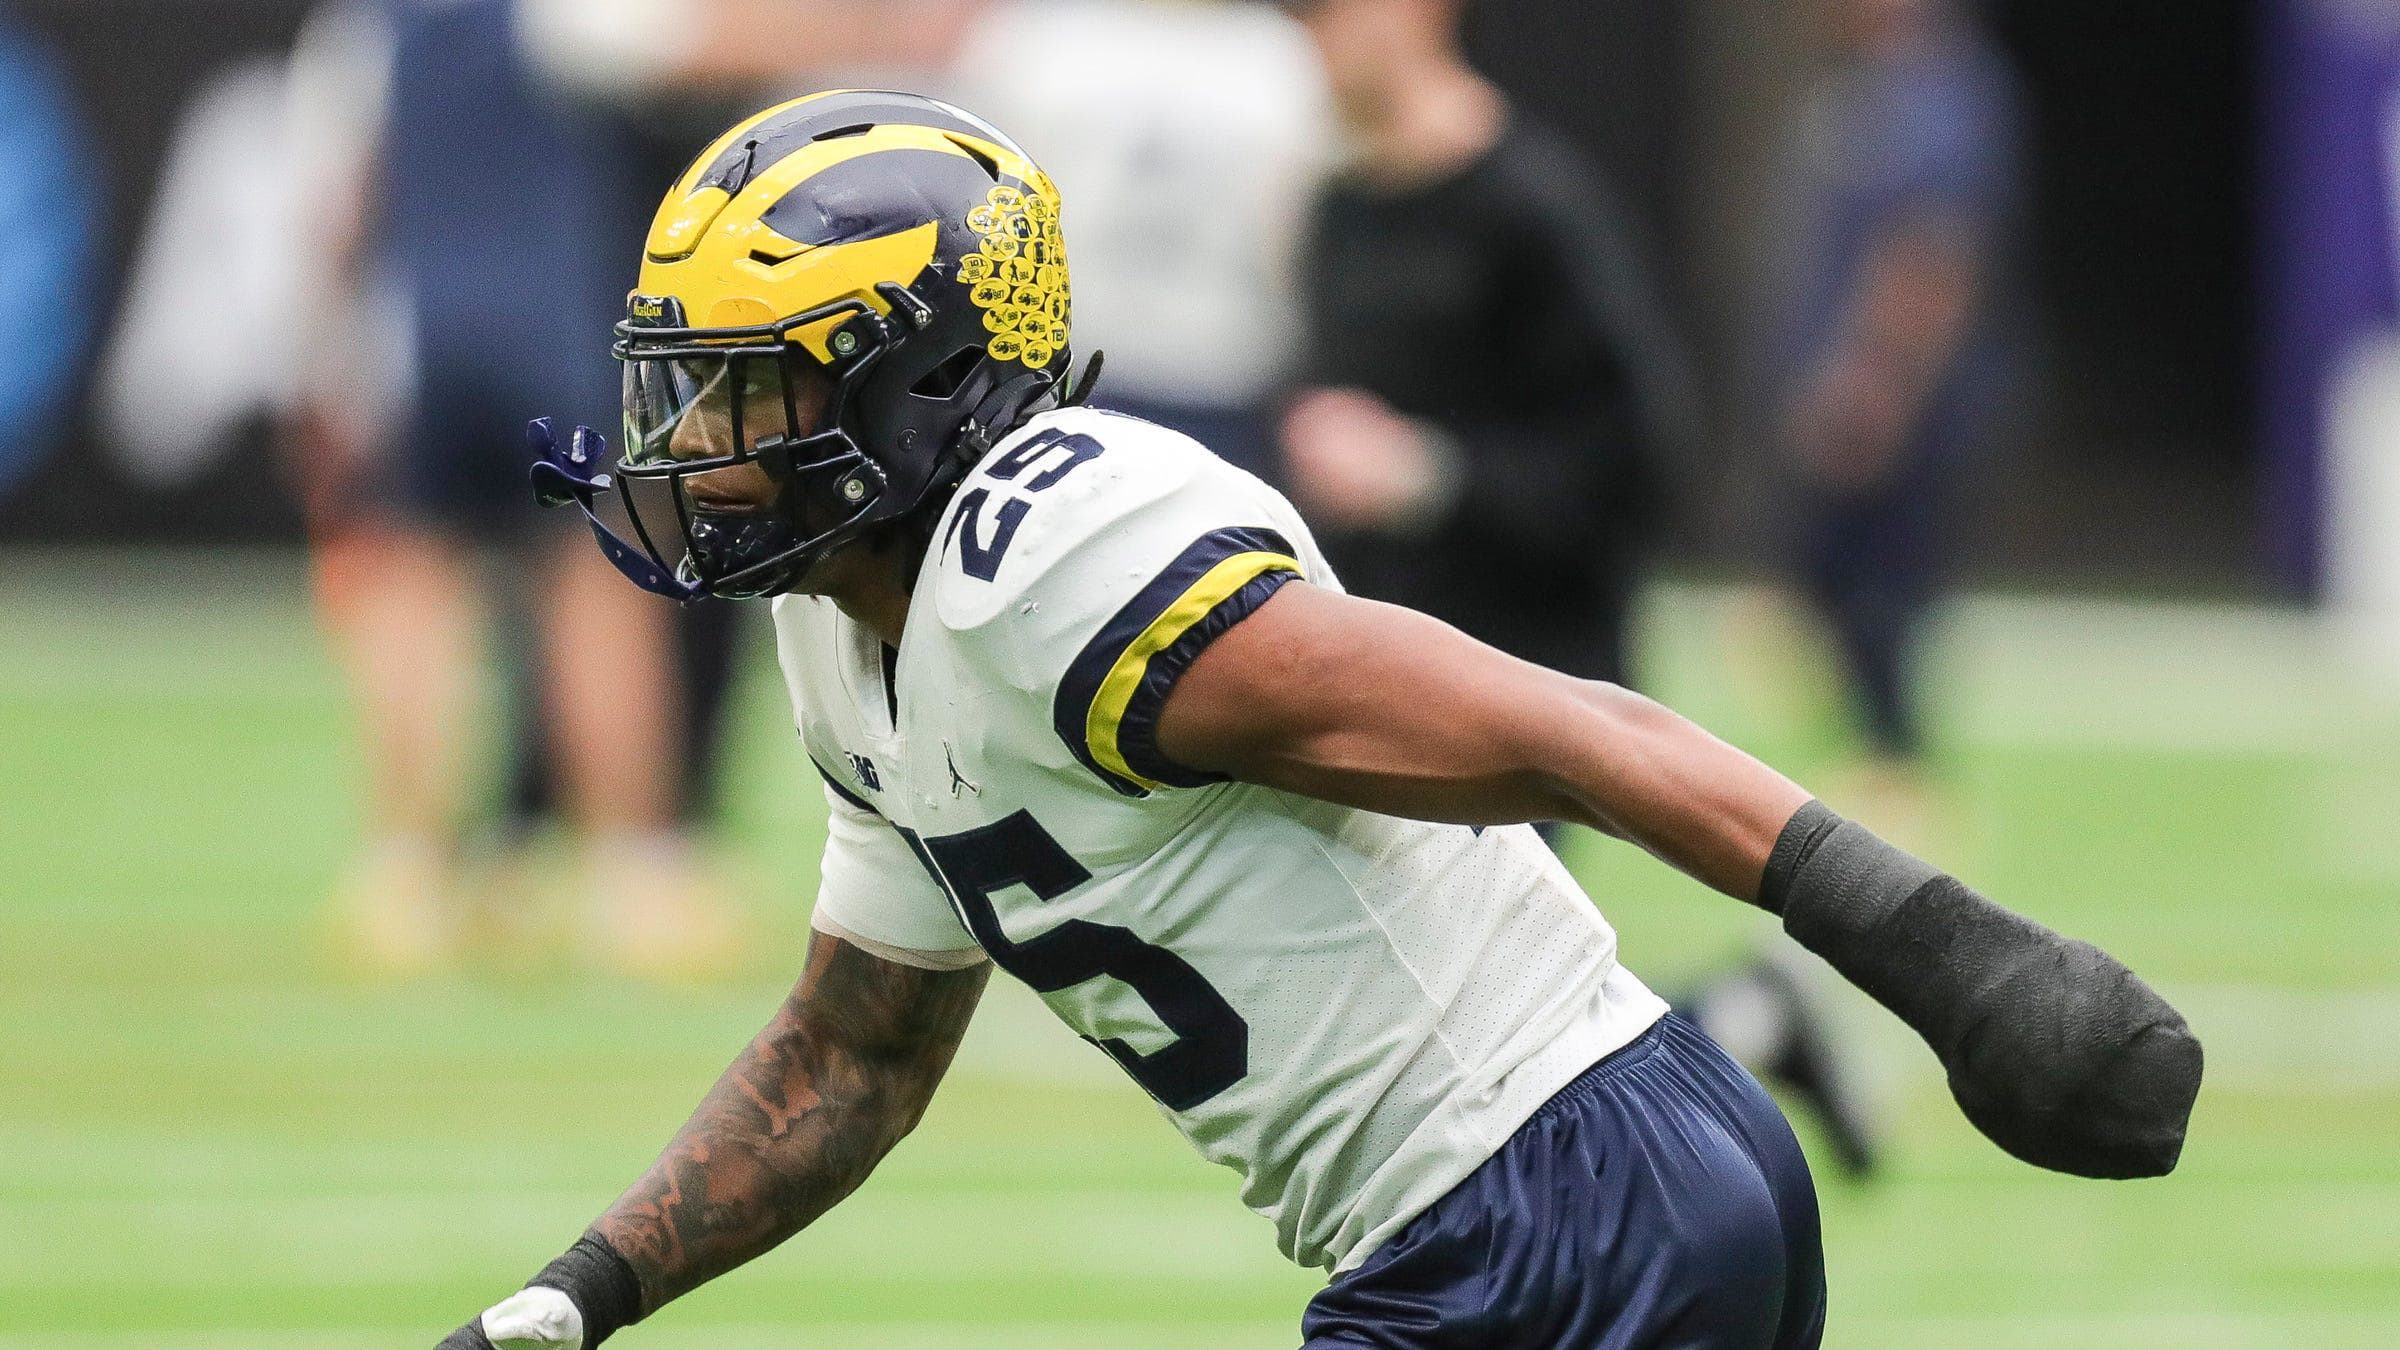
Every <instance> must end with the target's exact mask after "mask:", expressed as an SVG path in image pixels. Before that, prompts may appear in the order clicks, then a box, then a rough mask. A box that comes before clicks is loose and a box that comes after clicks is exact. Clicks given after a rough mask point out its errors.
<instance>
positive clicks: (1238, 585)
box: [1084, 552, 1301, 791]
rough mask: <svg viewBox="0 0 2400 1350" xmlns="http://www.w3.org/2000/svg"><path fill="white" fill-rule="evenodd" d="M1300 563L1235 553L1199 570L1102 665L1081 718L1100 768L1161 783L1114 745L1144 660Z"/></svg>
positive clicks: (1149, 787) (1152, 786) (1149, 785)
mask: <svg viewBox="0 0 2400 1350" xmlns="http://www.w3.org/2000/svg"><path fill="white" fill-rule="evenodd" d="M1300 570H1301V568H1300V564H1299V563H1298V562H1297V561H1296V560H1294V559H1292V558H1290V557H1288V556H1286V555H1284V554H1281V553H1266V552H1251V553H1236V554H1234V555H1233V556H1231V557H1229V558H1227V559H1225V560H1224V561H1223V562H1220V563H1218V564H1217V565H1216V566H1214V567H1211V568H1210V569H1208V571H1206V572H1204V573H1202V574H1201V576H1200V579H1199V580H1198V581H1195V582H1193V583H1192V584H1191V586H1190V587H1188V588H1187V589H1186V590H1185V591H1184V593H1183V594H1182V595H1180V596H1178V597H1176V600H1175V603H1174V604H1172V605H1169V606H1167V608H1166V612H1165V613H1163V614H1160V615H1159V616H1158V617H1157V618H1156V619H1154V620H1152V621H1151V623H1150V626H1149V627H1148V628H1145V629H1143V630H1142V631H1141V634H1140V636H1138V637H1136V638H1134V640H1133V641H1132V643H1131V644H1129V645H1128V646H1127V647H1126V648H1125V651H1124V654H1122V655H1120V656H1119V657H1118V658H1117V660H1116V664H1115V665H1112V666H1110V667H1109V668H1108V675H1107V677H1106V678H1104V679H1102V680H1101V682H1100V692H1099V694H1098V695H1097V696H1096V697H1094V698H1093V699H1092V707H1091V711H1090V713H1089V714H1087V716H1086V719H1085V722H1084V737H1085V741H1086V743H1087V744H1088V745H1089V746H1090V747H1091V752H1092V758H1093V759H1095V760H1097V761H1099V763H1100V766H1101V767H1102V768H1105V769H1107V770H1108V771H1109V772H1110V773H1113V774H1117V775H1120V776H1122V777H1123V778H1125V779H1126V780H1127V781H1129V782H1133V783H1138V784H1140V785H1141V786H1142V788H1143V789H1144V790H1146V791H1156V790H1158V789H1159V788H1161V787H1164V786H1165V784H1163V783H1160V782H1159V781H1158V780H1156V779H1153V778H1146V777H1144V776H1143V775H1141V774H1138V773H1136V772H1134V771H1133V768H1132V766H1131V765H1129V764H1127V763H1126V762H1125V754H1124V752H1123V750H1121V749H1120V748H1119V747H1118V744H1117V734H1118V731H1119V730H1120V728H1122V726H1123V725H1124V722H1125V710H1126V709H1127V708H1129V707H1131V706H1132V704H1133V695H1134V691H1136V690H1138V689H1140V688H1141V686H1142V677H1143V676H1145V675H1147V674H1148V673H1149V671H1150V659H1151V658H1152V657H1154V656H1156V655H1158V654H1159V653H1160V652H1163V651H1165V650H1166V649H1167V648H1169V647H1172V646H1174V645H1175V641H1176V639H1178V638H1180V637H1182V636H1183V635H1184V634H1185V633H1186V632H1188V631H1189V630H1190V629H1191V627H1192V625H1194V624H1196V623H1198V622H1200V621H1201V620H1202V619H1205V618H1207V617H1208V616H1209V614H1210V613H1211V612H1212V611H1214V610H1215V609H1216V607H1217V606H1219V605H1221V604H1224V603H1225V601H1226V600H1227V599H1228V598H1230V597H1231V596H1232V595H1233V594H1234V593H1235V592H1236V591H1239V590H1240V589H1242V588H1243V587H1244V586H1247V585H1249V584H1250V583H1251V582H1252V581H1255V580H1257V579H1258V578H1259V577H1261V576H1264V575H1266V574H1267V573H1269V572H1298V571H1300Z"/></svg>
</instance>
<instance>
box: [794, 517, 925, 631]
mask: <svg viewBox="0 0 2400 1350" xmlns="http://www.w3.org/2000/svg"><path fill="white" fill-rule="evenodd" d="M919 562H924V548H919V545H907V543H900V540H895V538H890V536H886V538H883V540H857V543H852V545H847V548H838V550H833V552H830V555H828V557H826V560H823V562H818V565H816V567H814V569H809V577H806V581H802V586H799V589H802V591H806V593H811V596H823V598H828V601H833V605H835V608H838V610H842V615H847V617H850V622H854V625H859V627H864V629H866V632H871V634H876V637H878V639H883V646H900V632H902V629H905V627H907V605H910V596H912V593H914V586H912V581H914V579H917V565H919Z"/></svg>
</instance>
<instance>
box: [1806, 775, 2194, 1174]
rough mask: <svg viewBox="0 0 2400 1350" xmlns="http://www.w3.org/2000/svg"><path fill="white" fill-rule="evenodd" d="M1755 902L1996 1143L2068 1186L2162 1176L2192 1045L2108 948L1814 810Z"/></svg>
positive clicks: (2189, 1085) (2180, 1120) (2188, 1080)
mask: <svg viewBox="0 0 2400 1350" xmlns="http://www.w3.org/2000/svg"><path fill="white" fill-rule="evenodd" d="M1760 903H1761V904H1762V905H1763V906H1765V907H1766V908H1768V909H1770V910H1773V911H1775V912H1777V913H1780V914H1781V915H1782V916H1783V922H1784V929H1785V931H1787V932H1789V933H1790V934H1791V935H1792V937H1793V938H1794V939H1796V940H1797V941H1798V942H1799V943H1800V945H1801V946H1803V947H1806V948H1808V949H1809V950H1810V951H1812V952H1815V953H1816V954H1817V955H1819V956H1821V957H1824V958H1825V959H1826V960H1827V961H1828V962H1830V963H1831V964H1832V965H1833V967H1834V968H1835V969H1836V970H1839V971H1841V972H1842V974H1843V975H1844V976H1845V977H1847V978H1848V979H1849V980H1850V981H1851V983H1853V984H1856V985H1857V986H1858V987H1859V988H1861V989H1864V990H1865V991H1866V992H1867V993H1869V994H1871V995H1873V996H1874V998H1875V999H1876V1001H1878V1002H1880V1003H1882V1004H1883V1005H1884V1006H1885V1007H1887V1008H1890V1009H1891V1010H1892V1011H1893V1012H1894V1013H1896V1014H1898V1015H1899V1017H1900V1019H1901V1020H1902V1021H1904V1022H1906V1023H1908V1025H1909V1026H1910V1027H1911V1028H1913V1029H1914V1030H1915V1031H1916V1032H1917V1034H1918V1035H1920V1036H1923V1037H1924V1038H1925V1042H1926V1044H1928V1045H1930V1046H1932V1047H1933V1051H1934V1053H1935V1055H1937V1056H1939V1057H1940V1059H1941V1062H1942V1067H1943V1069H1944V1070H1945V1071H1946V1072H1947V1074H1948V1076H1949V1080H1950V1090H1951V1093H1952V1095H1953V1096H1955V1097H1956V1098H1957V1099H1958V1104H1959V1107H1960V1109H1962V1110H1963V1111H1964V1112H1965V1113H1966V1116H1967V1119H1968V1120H1970V1121H1972V1122H1973V1123H1974V1124H1975V1127H1976V1128H1977V1129H1980V1130H1982V1131H1983V1132H1984V1134H1985V1135H1987V1136H1989V1137H1990V1138H1991V1140H1992V1141H1993V1142H1994V1143H1996V1144H1998V1145H2000V1147H2002V1148H2004V1149H2006V1150H2008V1151H2009V1152H2010V1153H2012V1154H2014V1155H2016V1156H2017V1157H2019V1158H2022V1159H2023V1160H2025V1161H2026V1162H2029V1163H2033V1164H2035V1165H2036V1166H2040V1167H2047V1168H2051V1169H2053V1170H2056V1171H2060V1172H2070V1173H2073V1174H2075V1175H2077V1176H2087V1177H2111V1178H2125V1177H2147V1176H2162V1175H2164V1174H2166V1173H2167V1172H2169V1171H2171V1170H2173V1168H2174V1166H2175V1161H2176V1158H2177V1157H2178V1156H2179V1155H2180V1154H2181V1152H2182V1150H2183V1139H2184V1132H2185V1129H2186V1127H2187V1125H2188V1124H2189V1122H2190V1117H2191V1109H2192V1102H2193V1099H2194V1098H2195V1097H2196V1096H2197V1095H2198V1093H2199V1090H2200V1064H2201V1057H2200V1043H2199V1042H2198V1041H2197V1040H2196V1039H2194V1038H2193V1036H2192V1034H2191V1030H2190V1028H2189V1027H2188V1026H2186V1025H2185V1023H2184V1020H2183V1018H2182V1017H2181V1016H2180V1015H2179V1014H2177V1013H2176V1011H2175V1010H2174V1009H2173V1008H2172V1007H2170V1006H2168V1004H2167V1002H2166V1000H2164V999H2162V998H2160V997H2159V996H2158V995H2157V994H2156V993H2154V992H2153V991H2152V990H2151V989H2150V987H2149V986H2148V985H2146V984H2144V983H2142V981H2141V979H2140V978H2139V977H2138V976H2136V975H2135V974H2134V973H2133V972H2132V971H2130V970H2128V969H2126V968H2125V966H2124V965H2123V964H2122V963H2120V962H2118V961H2117V960H2116V959H2115V958H2113V957H2111V956H2110V955H2108V953H2106V952H2103V951H2101V950H2100V949H2099V948H2097V947H2094V946H2092V945H2091V944H2089V943H2085V942H2076V941H2072V940H2070V939H2068V938H2064V937H2061V936H2059V935H2058V934H2057V933H2054V932H2051V931H2050V930H2049V929H2047V928H2045V927H2043V926H2042V925H2040V924H2038V923H2035V922H2033V921H2032V920H2030V919H2027V918H2025V917H2023V916H2021V915H2018V914H2014V913H2011V912H2009V911H2008V910H2006V909H2003V908H2001V907H2000V906H1998V905H1995V904H1993V903H1992V902H1991V901H1989V900H1986V899H1985V898H1983V897H1982V896H1980V895H1978V894H1976V893H1975V892H1974V891H1973V890H1970V889H1969V888H1967V887H1966V886H1964V885H1961V884H1960V883H1959V882H1958V881H1956V880H1955V879H1953V878H1951V877H1948V876H1945V875H1943V874H1942V873H1940V872H1939V871H1936V870H1935V869H1934V868H1933V867H1932V866H1930V865H1928V864H1926V863H1924V862H1922V861H1919V860H1918V859H1916V858H1914V857H1911V856H1910V855H1909V854H1907V853H1904V852H1902V851H1901V850H1899V849H1896V848H1894V847H1892V846H1891V845H1889V844H1887V843H1884V842H1883V841H1882V840H1880V839H1877V838H1876V837H1875V836H1874V835H1873V834H1871V833H1869V832H1868V831H1867V830H1865V829H1863V828H1861V827H1860V826H1858V825H1855V824H1852V823H1850V822H1848V821H1845V820H1843V819H1841V818H1840V817H1839V816H1836V815H1835V814H1834V813H1833V812H1831V811H1829V810H1826V809H1825V808H1824V807H1823V806H1822V805H1819V804H1817V803H1814V802H1811V803H1810V804H1809V805H1808V806H1806V807H1803V808H1802V809H1801V811H1800V812H1799V814H1797V815H1795V816H1794V817H1793V818H1792V820H1791V822H1790V823H1789V824H1787V825H1786V826H1785V827H1784V831H1783V837H1782V838H1781V839H1779V840H1778V841H1777V844H1776V848H1775V853H1774V856H1773V857H1772V858H1771V859H1770V860H1769V862H1768V867H1767V879H1766V884H1765V885H1764V886H1763V887H1762V888H1761V892H1760Z"/></svg>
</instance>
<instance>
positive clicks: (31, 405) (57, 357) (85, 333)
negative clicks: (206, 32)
mask: <svg viewBox="0 0 2400 1350" xmlns="http://www.w3.org/2000/svg"><path fill="white" fill-rule="evenodd" d="M86 139H87V138H86V133H85V130H84V127H83V125H82V121H81V119H80V118H78V117H77V116H76V114H75V111H74V109H73V107H72V106H71V105H70V104H69V102H68V96H67V90H66V87H65V85H64V83H63V82H62V81H61V80H60V78H59V73H58V70H57V68H56V62H55V59H54V58H53V56H52V55H51V53H50V52H49V50H48V49H47V48H46V47H45V46H44V45H43V43H42V42H41V40H40V39H39V38H38V37H36V36H35V35H34V34H33V33H31V32H29V31H27V30H26V29H25V28H24V27H23V26H22V25H21V24H20V23H19V22H18V20H17V16H16V14H15V13H14V12H13V11H12V10H11V9H9V8H8V7H7V6H6V5H0V295H5V296H7V297H8V302H9V305H10V307H11V310H12V311H13V312H14V313H16V314H18V315H21V316H26V317H31V316H37V315H38V316H40V317H41V321H42V332H41V337H40V340H38V341H32V342H23V343H19V344H17V345H16V348H15V350H14V351H13V352H12V353H11V354H10V356H9V359H8V360H7V361H6V362H4V363H0V427H6V428H8V432H7V434H6V435H5V436H0V496H6V495H7V493H8V490H9V488H10V487H11V486H12V485H13V484H14V483H15V482H16V480H17V479H18V478H20V477H22V476H24V475H25V474H26V473H28V472H30V471H31V470H32V468H33V466H34V464H35V463H36V462H37V461H38V460H39V459H40V458H41V457H42V456H44V455H45V454H46V453H47V452H48V451H49V450H50V449H51V448H52V446H53V445H54V444H55V443H56V441H57V438H58V434H59V432H60V431H61V430H63V426H64V422H65V414H66V411H67V410H66V407H65V401H66V398H67V395H68V393H69V391H70V390H71V389H72V387H73V385H74V378H75V374H76V370H77V367H78V363H79V362H80V360H81V358H82V355H83V350H84V344H85V342H86V341H87V340H88V339H89V338H90V336H91V333H90V319H91V306H90V305H89V304H88V303H87V297H86V296H85V295H84V294H83V292H84V290H85V288H86V286H87V285H88V283H89V281H90V271H91V252H92V247H91V243H92V241H91V234H92V229H93V224H94V221H93V216H94V213H95V209H96V206H97V203H96V202H95V201H94V194H93V190H92V185H91V182H90V180H89V178H88V176H87V175H86V174H85V173H84V172H83V171H82V166H83V165H84V164H85V162H86V161H87V159H88V157H89V155H90V149H89V146H88V145H87V144H86Z"/></svg>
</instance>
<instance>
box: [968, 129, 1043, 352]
mask: <svg viewBox="0 0 2400 1350" xmlns="http://www.w3.org/2000/svg"><path fill="white" fill-rule="evenodd" d="M1058 206H1059V204H1058V189H1057V188H1056V187H1054V186H1052V185H1051V182H1050V180H1049V178H1047V177H1045V176H1043V175H1041V174H1036V175H1035V176H1034V177H1033V178H1032V179H1031V180H1030V181H1029V182H1028V183H1027V184H1026V186H1025V187H1024V188H1022V189H1019V188H1012V187H996V188H993V189H992V191H991V195H989V196H988V197H986V198H984V201H983V204H982V205H981V206H978V207H976V208H975V209H974V210H972V211H969V212H968V213H967V228H968V229H970V230H973V231H974V232H975V234H976V235H977V237H978V238H980V239H981V240H982V241H983V243H982V246H981V248H980V249H979V250H978V251H977V252H975V253H973V254H971V255H969V256H968V257H967V258H966V259H964V260H963V261H962V262H961V263H960V264H959V268H958V279H959V282H960V283H961V284H963V285H967V286H972V287H974V288H975V289H974V290H973V292H972V293H971V295H972V298H973V300H974V301H975V305H976V307H977V308H978V309H981V310H982V311H983V326H984V328H985V330H986V331H988V332H990V333H991V335H992V339H991V343H990V350H991V353H992V357H993V359H995V360H1000V361H1022V362H1024V363H1025V365H1026V366H1027V367H1029V368H1031V369H1033V370H1040V369H1042V368H1043V367H1045V366H1047V365H1049V364H1050V363H1051V362H1052V361H1055V360H1057V359H1058V355H1059V353H1061V352H1063V351H1065V350H1066V349H1067V322H1068V315H1069V313H1070V312H1071V310H1070V306H1069V304H1068V301H1067V243H1066V236H1065V235H1064V234H1063V233H1061V232H1060V229H1059V221H1058V216H1059V209H1058Z"/></svg>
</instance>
